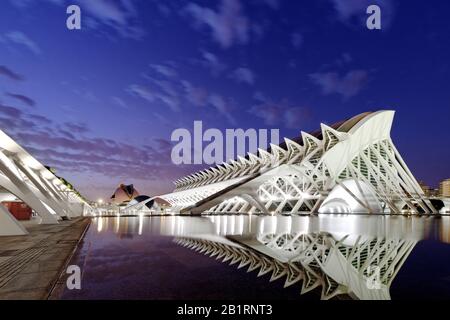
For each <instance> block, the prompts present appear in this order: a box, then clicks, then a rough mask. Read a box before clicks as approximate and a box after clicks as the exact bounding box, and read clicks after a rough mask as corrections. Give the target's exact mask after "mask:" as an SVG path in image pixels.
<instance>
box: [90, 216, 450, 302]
mask: <svg viewBox="0 0 450 320" xmlns="http://www.w3.org/2000/svg"><path fill="white" fill-rule="evenodd" d="M96 219H98V221H97V231H98V232H102V230H106V229H107V227H106V226H105V224H107V223H108V221H110V222H113V223H114V227H112V228H111V229H112V230H114V232H115V233H116V235H117V236H118V237H119V238H121V239H124V238H125V239H126V238H130V237H132V235H136V234H137V235H143V234H145V233H151V234H159V235H162V236H170V237H174V241H175V242H176V243H177V244H179V245H181V246H184V247H187V248H190V249H193V250H196V251H198V252H200V253H203V254H205V255H209V256H211V257H212V258H215V259H218V260H222V261H223V262H226V263H229V264H230V265H234V266H236V267H237V268H246V269H247V271H248V272H251V271H255V272H257V275H258V276H263V275H266V274H270V281H275V280H280V281H281V279H284V285H285V287H288V286H291V285H294V284H297V285H298V284H300V287H301V289H300V292H301V293H302V294H303V293H306V292H310V291H312V290H314V289H316V290H321V298H322V299H330V298H334V297H351V298H354V299H390V293H389V288H390V286H391V284H392V282H393V280H394V279H395V276H396V275H397V273H398V272H399V270H400V268H401V267H402V265H403V263H404V262H405V261H406V259H407V258H408V256H409V254H410V253H411V252H412V250H413V249H414V246H415V245H416V243H417V242H418V241H420V240H422V239H426V238H430V236H433V235H434V231H433V222H434V223H435V222H436V221H435V220H434V221H433V219H434V218H427V217H409V218H407V217H392V216H355V215H333V216H331V215H319V216H251V215H249V216H246V215H239V216H237V215H223V216H206V217H183V216H165V217H164V216H163V217H157V218H156V217H153V218H147V217H146V218H144V216H143V215H140V216H138V217H136V218H114V220H109V218H96ZM103 219H105V220H104V221H103ZM449 219H450V217H443V218H442V219H441V221H440V223H439V224H440V227H439V230H438V231H439V234H438V237H439V238H440V240H441V241H444V242H447V243H448V242H449V228H450V222H449V221H450V220H449Z"/></svg>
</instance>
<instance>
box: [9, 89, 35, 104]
mask: <svg viewBox="0 0 450 320" xmlns="http://www.w3.org/2000/svg"><path fill="white" fill-rule="evenodd" d="M5 95H6V96H8V97H11V98H13V99H15V100H17V101H20V102H22V103H24V104H26V105H27V106H29V107H34V106H35V105H36V102H35V101H34V100H33V99H31V98H30V97H27V96H25V95H23V94H17V93H10V92H6V93H5Z"/></svg>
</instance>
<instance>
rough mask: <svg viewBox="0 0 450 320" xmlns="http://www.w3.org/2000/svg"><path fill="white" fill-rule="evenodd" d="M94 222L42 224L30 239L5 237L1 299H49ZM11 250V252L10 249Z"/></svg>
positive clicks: (0, 271)
mask: <svg viewBox="0 0 450 320" xmlns="http://www.w3.org/2000/svg"><path fill="white" fill-rule="evenodd" d="M90 222H91V219H90V218H87V217H81V218H77V219H73V220H70V221H67V222H66V221H65V222H62V223H60V224H58V225H51V226H49V225H39V226H36V227H34V228H33V229H31V230H30V234H29V235H27V236H15V237H1V238H0V248H2V250H0V253H3V254H8V255H9V256H8V257H6V259H4V260H3V261H1V262H0V266H1V269H0V300H45V299H47V298H48V296H49V294H50V293H51V292H52V290H53V288H54V285H55V284H56V283H57V281H58V279H59V278H60V275H61V274H62V273H63V272H64V268H65V267H66V265H67V263H68V262H69V261H70V259H71V257H72V255H73V253H74V252H75V251H76V248H77V247H78V244H79V242H80V241H81V240H82V238H83V236H84V234H85V232H86V230H87V229H88V226H89V225H90ZM8 249H9V250H8Z"/></svg>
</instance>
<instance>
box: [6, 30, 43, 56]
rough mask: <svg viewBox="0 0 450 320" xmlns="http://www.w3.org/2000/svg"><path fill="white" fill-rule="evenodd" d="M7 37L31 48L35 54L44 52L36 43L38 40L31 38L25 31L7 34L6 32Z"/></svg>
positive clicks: (12, 41) (9, 40)
mask: <svg viewBox="0 0 450 320" xmlns="http://www.w3.org/2000/svg"><path fill="white" fill-rule="evenodd" d="M5 39H6V40H7V41H8V42H10V43H14V44H18V45H22V46H24V47H25V48H27V49H28V50H30V51H31V52H32V53H34V54H35V55H39V54H41V52H42V51H41V49H40V48H39V46H38V45H37V44H36V42H34V41H33V40H31V38H30V37H28V36H27V35H26V34H25V33H23V32H20V31H11V32H8V33H7V34H5Z"/></svg>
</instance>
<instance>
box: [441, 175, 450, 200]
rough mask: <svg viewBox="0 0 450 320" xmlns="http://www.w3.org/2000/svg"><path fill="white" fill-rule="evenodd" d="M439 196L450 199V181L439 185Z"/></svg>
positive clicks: (447, 180)
mask: <svg viewBox="0 0 450 320" xmlns="http://www.w3.org/2000/svg"><path fill="white" fill-rule="evenodd" d="M439 195H440V196H441V197H449V198H450V179H446V180H444V181H442V182H441V183H440V184H439Z"/></svg>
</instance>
